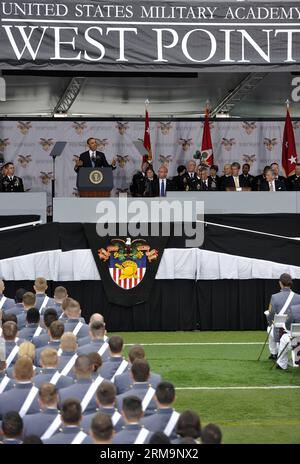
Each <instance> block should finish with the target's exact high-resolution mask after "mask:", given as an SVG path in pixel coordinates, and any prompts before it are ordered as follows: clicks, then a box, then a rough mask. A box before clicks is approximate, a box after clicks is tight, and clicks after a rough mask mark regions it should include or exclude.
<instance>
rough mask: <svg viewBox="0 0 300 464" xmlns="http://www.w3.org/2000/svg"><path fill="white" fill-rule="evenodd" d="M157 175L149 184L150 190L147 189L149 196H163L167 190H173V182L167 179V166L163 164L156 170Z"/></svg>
mask: <svg viewBox="0 0 300 464" xmlns="http://www.w3.org/2000/svg"><path fill="white" fill-rule="evenodd" d="M157 174H158V177H157V178H156V179H153V181H152V184H151V187H152V188H151V190H150V191H149V195H147V196H149V197H165V196H166V195H167V192H170V191H172V190H174V188H173V182H172V181H171V180H170V179H167V175H168V168H167V167H166V166H164V165H163V164H162V165H161V166H160V168H159V170H158V173H157Z"/></svg>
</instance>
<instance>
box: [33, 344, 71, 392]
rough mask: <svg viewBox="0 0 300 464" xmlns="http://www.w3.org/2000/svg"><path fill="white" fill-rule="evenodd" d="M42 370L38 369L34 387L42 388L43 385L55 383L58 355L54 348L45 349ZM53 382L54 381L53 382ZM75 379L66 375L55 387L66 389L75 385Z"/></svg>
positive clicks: (42, 355)
mask: <svg viewBox="0 0 300 464" xmlns="http://www.w3.org/2000/svg"><path fill="white" fill-rule="evenodd" d="M40 361H41V365H42V368H41V369H36V372H35V376H34V385H35V386H36V387H38V388H39V387H40V386H41V385H43V383H48V382H49V383H53V376H54V374H55V373H56V372H57V366H58V355H57V351H56V350H54V349H53V348H45V349H44V350H43V351H42V352H41V357H40ZM51 380H52V381H51ZM73 383H74V379H73V378H72V377H68V376H66V375H60V376H59V379H58V380H57V381H56V383H55V385H56V387H57V389H58V390H59V389H61V388H66V387H69V386H70V385H73Z"/></svg>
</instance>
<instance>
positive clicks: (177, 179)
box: [172, 164, 186, 192]
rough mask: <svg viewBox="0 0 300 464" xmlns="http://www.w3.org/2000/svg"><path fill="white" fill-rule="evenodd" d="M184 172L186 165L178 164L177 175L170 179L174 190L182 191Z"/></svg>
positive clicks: (183, 188)
mask: <svg viewBox="0 0 300 464" xmlns="http://www.w3.org/2000/svg"><path fill="white" fill-rule="evenodd" d="M185 173H186V167H185V166H184V165H183V164H180V165H179V166H178V168H177V176H174V177H173V179H172V182H173V187H174V190H176V191H177V192H184V190H185V184H184V182H183V179H184V174H185Z"/></svg>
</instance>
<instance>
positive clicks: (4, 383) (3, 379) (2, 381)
mask: <svg viewBox="0 0 300 464" xmlns="http://www.w3.org/2000/svg"><path fill="white" fill-rule="evenodd" d="M12 387H13V381H12V379H10V378H9V377H8V376H7V375H6V363H5V359H4V360H3V359H2V360H0V394H1V393H3V392H5V391H7V390H10V389H11V388H12Z"/></svg>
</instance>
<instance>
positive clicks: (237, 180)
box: [233, 177, 240, 188]
mask: <svg viewBox="0 0 300 464" xmlns="http://www.w3.org/2000/svg"><path fill="white" fill-rule="evenodd" d="M233 180H234V185H235V188H239V186H240V185H239V179H238V177H234V178H233Z"/></svg>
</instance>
